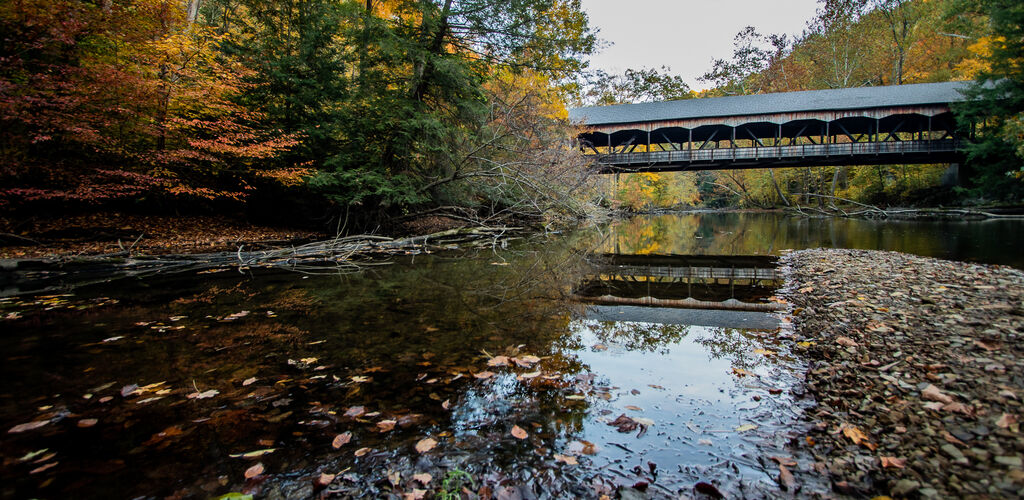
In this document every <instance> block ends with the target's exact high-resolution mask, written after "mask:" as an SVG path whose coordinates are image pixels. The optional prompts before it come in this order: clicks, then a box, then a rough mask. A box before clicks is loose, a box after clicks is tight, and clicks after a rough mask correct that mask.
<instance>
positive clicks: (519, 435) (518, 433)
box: [512, 425, 529, 439]
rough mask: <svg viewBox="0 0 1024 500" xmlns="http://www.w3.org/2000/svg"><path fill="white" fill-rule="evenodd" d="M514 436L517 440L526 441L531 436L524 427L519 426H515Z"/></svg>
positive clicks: (513, 428) (513, 429)
mask: <svg viewBox="0 0 1024 500" xmlns="http://www.w3.org/2000/svg"><path fill="white" fill-rule="evenodd" d="M512 436H513V437H515V438H516V439H526V438H527V436H529V434H527V433H526V431H524V430H523V428H522V427H519V426H518V425H513V426H512Z"/></svg>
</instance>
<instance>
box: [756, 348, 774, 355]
mask: <svg viewBox="0 0 1024 500" xmlns="http://www.w3.org/2000/svg"><path fill="white" fill-rule="evenodd" d="M754 354H760V355H762V356H773V355H774V354H775V351H769V350H768V349H754Z"/></svg>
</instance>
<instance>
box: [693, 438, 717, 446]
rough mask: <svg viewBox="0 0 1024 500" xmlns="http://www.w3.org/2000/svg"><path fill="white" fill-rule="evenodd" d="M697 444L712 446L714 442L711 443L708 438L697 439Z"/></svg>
mask: <svg viewBox="0 0 1024 500" xmlns="http://www.w3.org/2000/svg"><path fill="white" fill-rule="evenodd" d="M697 444H699V445H703V446H713V445H714V444H715V443H713V442H712V441H711V440H710V439H698V440H697Z"/></svg>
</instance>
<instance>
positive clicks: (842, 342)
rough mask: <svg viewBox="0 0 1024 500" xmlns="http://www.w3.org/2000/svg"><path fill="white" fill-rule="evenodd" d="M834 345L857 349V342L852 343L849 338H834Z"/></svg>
mask: <svg viewBox="0 0 1024 500" xmlns="http://www.w3.org/2000/svg"><path fill="white" fill-rule="evenodd" d="M836 343H837V344H839V345H841V346H846V347H857V342H854V340H853V339H851V338H850V337H843V336H839V337H836Z"/></svg>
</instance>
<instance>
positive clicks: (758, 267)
mask: <svg viewBox="0 0 1024 500" xmlns="http://www.w3.org/2000/svg"><path fill="white" fill-rule="evenodd" d="M592 258H593V260H594V261H595V263H596V264H597V267H596V271H595V272H594V273H592V274H591V275H589V276H587V277H586V278H585V279H584V280H583V281H582V282H581V283H579V285H577V286H576V288H575V289H574V291H573V296H574V298H575V299H576V300H579V301H581V302H584V303H587V304H590V305H589V306H588V307H587V310H586V316H587V317H588V318H589V319H596V320H601V321H637V322H646V323H663V324H685V325H700V326H717V327H728V328H758V329H764V328H775V327H777V326H778V319H777V318H775V317H774V316H772V315H770V314H769V313H770V312H773V311H777V310H779V309H781V306H780V304H778V303H775V302H771V301H769V300H768V299H769V297H771V296H772V295H773V294H774V292H775V290H776V289H777V288H778V287H779V286H780V285H781V278H780V276H779V274H778V269H777V257H772V256H761V255H750V256H707V255H623V254H597V255H594V256H593V257H592Z"/></svg>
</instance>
